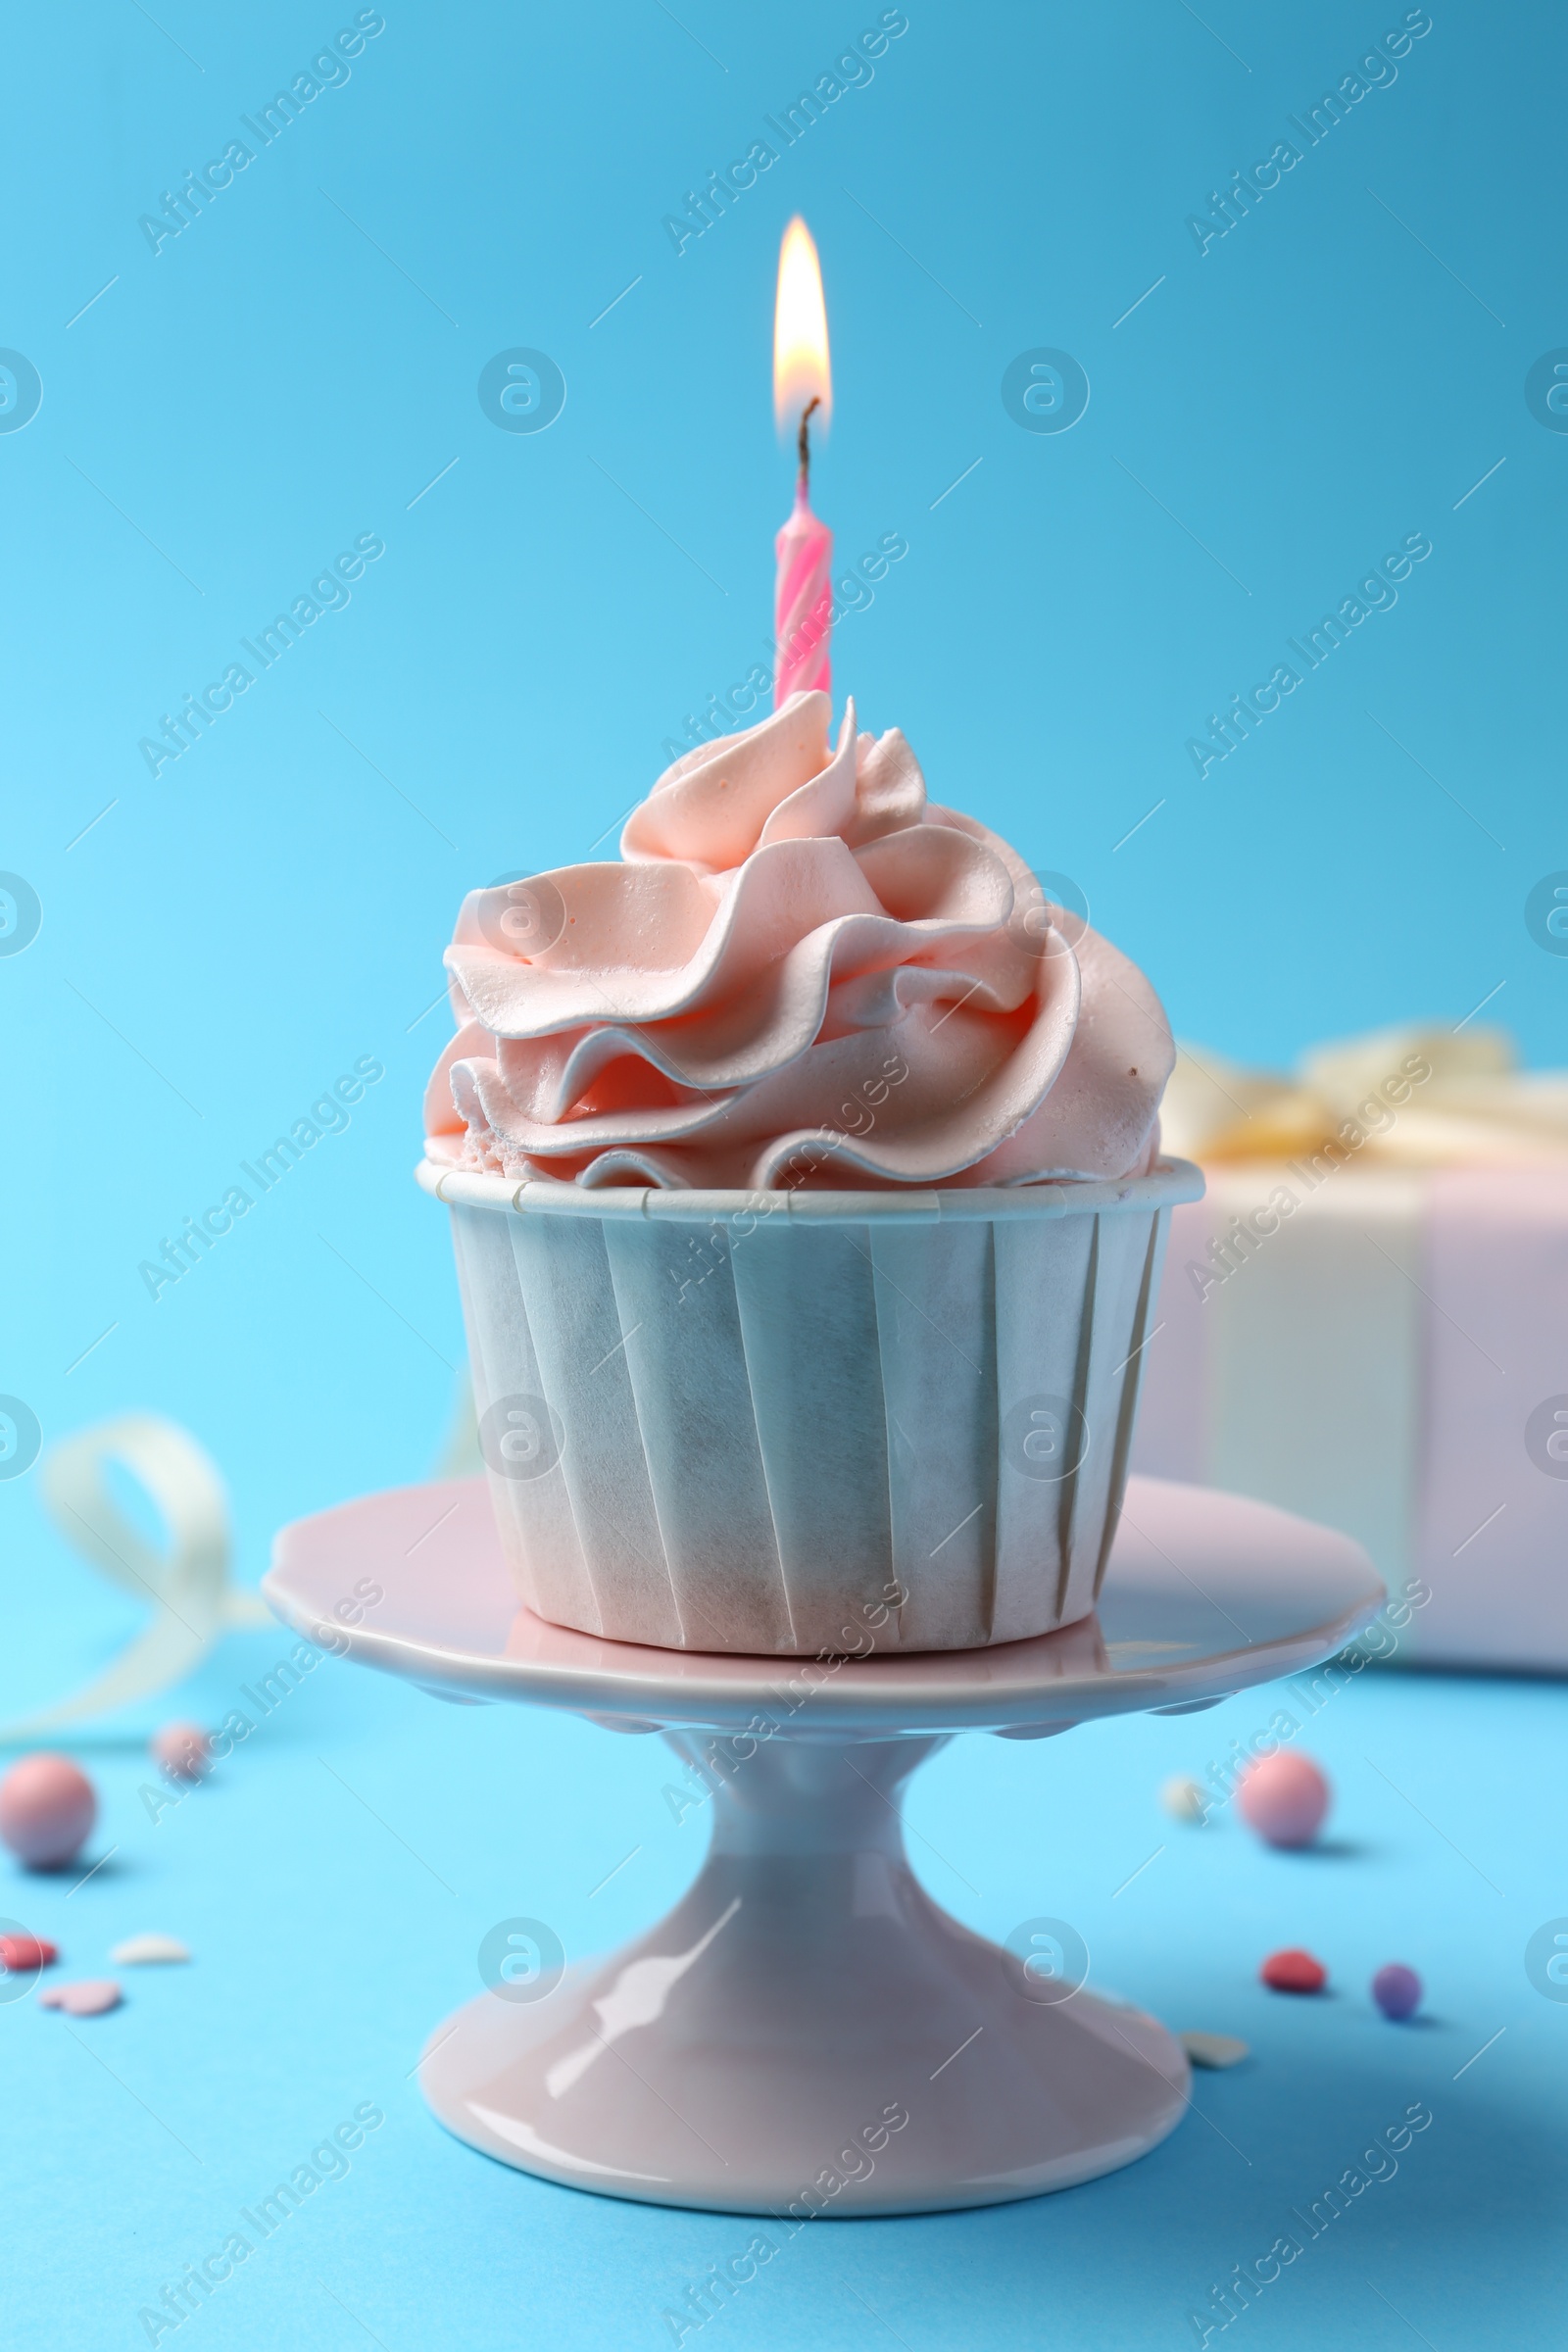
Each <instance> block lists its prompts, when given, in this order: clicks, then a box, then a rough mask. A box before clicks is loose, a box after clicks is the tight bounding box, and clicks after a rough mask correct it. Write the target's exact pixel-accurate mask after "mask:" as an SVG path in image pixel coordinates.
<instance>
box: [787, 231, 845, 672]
mask: <svg viewBox="0 0 1568 2352" xmlns="http://www.w3.org/2000/svg"><path fill="white" fill-rule="evenodd" d="M832 403H833V387H832V377H831V373H830V369H829V365H828V344H827V310H826V306H825V304H824V302H823V299H822V272H821V270H820V268H819V267H818V264H817V258H816V247H815V246H814V245H813V244H812V242H811V232H810V230H809V228H808V227H807V225H806V222H805V221H803V220H801V219H800V218H799V216H797V217H796V218H795V219H794V220H793V221H791V222H790V224H789V226H788V228H786V230H785V231H784V241H783V244H782V246H781V247H780V249H779V257H778V295H777V300H776V303H775V305H774V311H773V405H774V413H775V415H776V417H777V418H778V423H779V427H780V430H781V431H787V430H789V429H790V427H791V426H796V446H797V450H798V453H799V459H800V471H799V474H798V476H797V480H796V487H795V506H794V510H793V512H792V513H791V515H790V517H789V520H788V521H787V522H786V523H785V525H784V527H783V529H782V530H781V531H780V532H779V534H778V536H777V538H776V539H775V540H774V542H773V548H774V554H775V555H776V557H777V559H778V576H777V584H776V588H775V592H774V599H773V634H774V637H775V639H776V641H777V657H776V662H775V668H774V678H773V707H774V709H775V710H776V709H777V708H778V707H779V705H780V704H782V703H784V702H787V701H788V699H789V697H790V696H791V695H792V694H800V693H803V692H806V691H809V690H810V689H812V688H819V689H820V690H821V691H822V692H823V693H827V692H829V691H830V690H831V684H832V667H831V663H830V661H829V644H830V638H831V620H830V615H831V613H832V610H833V588H832V580H831V576H830V575H831V573H832V568H833V534H832V532H831V531H830V530H829V529H828V528H827V525H826V524H825V523H823V522H819V521H818V520H817V517H816V516H815V515H813V514H812V512H811V502H810V466H811V449H810V419H811V417H813V416H814V415H815V414H816V413H817V412H818V411H820V413H821V421H822V423H823V424H824V425H825V424H826V423H827V420H828V417H829V415H830V413H831V410H832ZM797 419H798V420H799V421H798V425H797Z"/></svg>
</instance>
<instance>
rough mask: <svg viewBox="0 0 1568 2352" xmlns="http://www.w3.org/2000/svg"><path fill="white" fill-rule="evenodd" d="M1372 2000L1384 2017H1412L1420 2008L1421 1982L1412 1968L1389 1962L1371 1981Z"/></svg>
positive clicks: (1393, 1961) (1397, 1962)
mask: <svg viewBox="0 0 1568 2352" xmlns="http://www.w3.org/2000/svg"><path fill="white" fill-rule="evenodd" d="M1372 1998H1373V1999H1374V2000H1375V2001H1376V2003H1377V2005H1378V2007H1379V2008H1380V2009H1381V2010H1382V2012H1383V2014H1384V2016H1385V2017H1392V2018H1395V2019H1399V2018H1405V2017H1413V2016H1414V2015H1415V2012H1416V2011H1417V2009H1419V2008H1420V2006H1421V1980H1420V1978H1419V1977H1418V1976H1417V1975H1416V1973H1415V1970H1414V1969H1413V1968H1405V1967H1404V1966H1403V1965H1402V1963H1401V1962H1399V1961H1397V1960H1391V1961H1390V1962H1389V1965H1388V1967H1387V1968H1380V1969H1379V1970H1378V1973H1377V1975H1376V1976H1375V1977H1374V1978H1373V1980H1372Z"/></svg>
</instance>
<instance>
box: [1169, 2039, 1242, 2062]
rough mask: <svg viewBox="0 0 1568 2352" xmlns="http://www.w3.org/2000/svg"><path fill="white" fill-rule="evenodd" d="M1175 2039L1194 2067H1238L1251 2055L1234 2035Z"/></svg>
mask: <svg viewBox="0 0 1568 2352" xmlns="http://www.w3.org/2000/svg"><path fill="white" fill-rule="evenodd" d="M1176 2038H1177V2040H1178V2041H1179V2042H1180V2043H1181V2045H1182V2048H1183V2049H1184V2050H1185V2051H1186V2052H1187V2055H1188V2057H1189V2058H1190V2059H1191V2060H1192V2062H1193V2064H1194V2065H1195V2066H1209V2067H1215V2068H1218V2067H1223V2066H1239V2065H1240V2064H1241V2062H1242V2060H1243V2059H1244V2058H1248V2057H1250V2055H1251V2052H1250V2048H1249V2046H1248V2044H1247V2043H1246V2042H1245V2041H1238V2040H1237V2038H1236V2036H1235V2034H1177V2036H1176Z"/></svg>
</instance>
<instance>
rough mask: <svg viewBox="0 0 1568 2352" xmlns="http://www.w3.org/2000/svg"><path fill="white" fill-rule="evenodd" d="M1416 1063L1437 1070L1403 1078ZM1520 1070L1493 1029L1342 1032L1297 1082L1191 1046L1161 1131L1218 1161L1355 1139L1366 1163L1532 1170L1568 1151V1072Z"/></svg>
mask: <svg viewBox="0 0 1568 2352" xmlns="http://www.w3.org/2000/svg"><path fill="white" fill-rule="evenodd" d="M1412 1062H1413V1063H1415V1064H1417V1065H1420V1066H1423V1067H1425V1069H1426V1070H1427V1072H1428V1075H1427V1076H1426V1077H1425V1078H1424V1079H1416V1080H1414V1081H1413V1082H1408V1083H1404V1082H1401V1078H1400V1073H1401V1071H1402V1070H1403V1069H1404V1068H1405V1067H1406V1066H1407V1065H1408V1064H1410V1063H1412ZM1515 1065H1516V1056H1515V1054H1514V1048H1513V1040H1512V1039H1511V1038H1510V1037H1509V1035H1508V1033H1507V1031H1506V1030H1503V1029H1489V1028H1475V1029H1461V1030H1458V1031H1455V1030H1452V1029H1415V1028H1411V1029H1382V1030H1376V1031H1374V1032H1373V1034H1372V1035H1371V1036H1369V1037H1351V1038H1340V1039H1337V1040H1336V1041H1335V1042H1334V1043H1333V1044H1330V1045H1323V1046H1314V1047H1313V1048H1312V1049H1311V1050H1310V1051H1309V1052H1307V1053H1305V1054H1302V1055H1301V1057H1300V1060H1299V1062H1298V1064H1297V1075H1296V1076H1295V1077H1294V1078H1290V1077H1287V1076H1285V1075H1284V1074H1283V1073H1281V1072H1277V1071H1273V1070H1250V1069H1244V1068H1242V1067H1241V1066H1240V1065H1239V1064H1238V1063H1236V1062H1231V1061H1226V1060H1225V1059H1224V1058H1223V1056H1222V1055H1220V1054H1210V1053H1209V1052H1208V1051H1207V1050H1206V1048H1200V1047H1197V1046H1192V1045H1182V1046H1179V1047H1178V1049H1177V1056H1176V1067H1175V1069H1174V1070H1173V1071H1172V1073H1171V1078H1170V1083H1169V1085H1168V1086H1167V1087H1166V1089H1165V1099H1164V1102H1163V1103H1162V1104H1161V1106H1160V1137H1161V1141H1162V1143H1163V1146H1164V1149H1165V1150H1166V1151H1167V1152H1175V1153H1176V1154H1177V1155H1178V1156H1180V1157H1181V1158H1183V1159H1196V1160H1200V1161H1201V1162H1202V1163H1203V1165H1204V1166H1208V1167H1211V1166H1214V1165H1215V1164H1217V1163H1218V1162H1220V1161H1225V1160H1247V1159H1289V1158H1292V1157H1299V1156H1301V1155H1303V1154H1304V1155H1305V1156H1307V1157H1310V1156H1311V1154H1312V1153H1313V1152H1317V1151H1320V1150H1321V1149H1322V1147H1323V1146H1324V1145H1325V1144H1327V1143H1333V1142H1349V1143H1351V1148H1352V1149H1353V1151H1354V1153H1355V1157H1356V1160H1357V1163H1358V1164H1360V1165H1363V1166H1364V1165H1367V1164H1374V1165H1376V1166H1379V1167H1389V1168H1445V1167H1524V1166H1537V1165H1540V1164H1542V1163H1543V1162H1548V1161H1555V1160H1560V1159H1562V1158H1564V1157H1568V1072H1565V1071H1562V1070H1549V1071H1529V1072H1526V1071H1521V1070H1520V1069H1518V1068H1517V1067H1516V1066H1515ZM1391 1080H1393V1081H1395V1082H1396V1086H1395V1096H1396V1097H1397V1106H1396V1101H1395V1100H1394V1099H1393V1098H1391V1094H1390V1089H1389V1085H1388V1082H1389V1081H1391ZM1401 1083H1402V1094H1401V1093H1400V1085H1401ZM1347 1128H1349V1129H1351V1130H1353V1131H1354V1136H1355V1138H1357V1139H1358V1140H1354V1141H1352V1138H1351V1136H1349V1135H1347V1133H1346V1130H1347Z"/></svg>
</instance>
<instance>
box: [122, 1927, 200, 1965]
mask: <svg viewBox="0 0 1568 2352" xmlns="http://www.w3.org/2000/svg"><path fill="white" fill-rule="evenodd" d="M109 1957H110V1959H111V1960H112V1961H113V1962H114V1963H115V1966H116V1967H117V1968H144V1967H146V1966H148V1965H149V1964H150V1963H152V1962H153V1961H158V1960H188V1959H189V1958H190V1953H189V1951H188V1950H187V1948H186V1946H185V1945H184V1944H182V1943H180V1942H177V1941H176V1939H175V1938H174V1937H173V1936H157V1935H153V1936H126V1938H125V1940H124V1942H123V1943H117V1944H116V1946H115V1948H114V1950H113V1951H112V1952H111V1953H110V1955H109Z"/></svg>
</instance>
